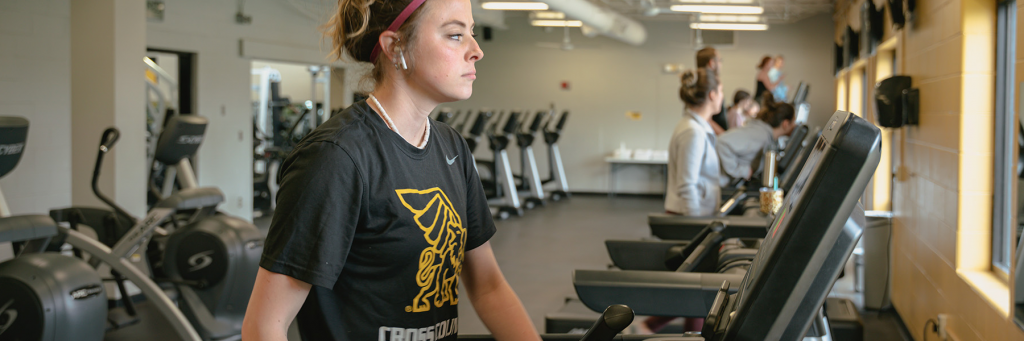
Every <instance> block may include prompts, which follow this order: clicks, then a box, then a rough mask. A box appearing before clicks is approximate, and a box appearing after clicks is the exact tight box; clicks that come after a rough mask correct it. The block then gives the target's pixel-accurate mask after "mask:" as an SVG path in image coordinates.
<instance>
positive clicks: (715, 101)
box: [708, 84, 725, 108]
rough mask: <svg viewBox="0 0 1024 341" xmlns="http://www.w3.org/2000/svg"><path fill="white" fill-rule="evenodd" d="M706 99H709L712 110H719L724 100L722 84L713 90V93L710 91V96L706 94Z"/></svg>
mask: <svg viewBox="0 0 1024 341" xmlns="http://www.w3.org/2000/svg"><path fill="white" fill-rule="evenodd" d="M708 97H711V98H710V99H711V105H712V106H711V107H712V108H721V107H722V100H724V99H725V93H724V92H722V84H718V87H717V88H715V91H712V92H711V93H710V94H708Z"/></svg>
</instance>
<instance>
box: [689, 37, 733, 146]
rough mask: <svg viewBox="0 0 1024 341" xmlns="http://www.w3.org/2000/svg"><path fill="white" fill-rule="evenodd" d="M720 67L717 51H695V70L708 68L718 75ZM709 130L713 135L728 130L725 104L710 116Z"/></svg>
mask: <svg viewBox="0 0 1024 341" xmlns="http://www.w3.org/2000/svg"><path fill="white" fill-rule="evenodd" d="M720 66H722V57H719V56H718V50H715V48H714V47H705V48H703V49H700V51H697V68H698V69H700V68H709V69H712V70H715V72H716V73H719V71H720V68H719V67H720ZM709 123H711V129H713V130H714V131H715V135H721V134H722V133H724V132H725V131H726V130H729V127H728V122H727V119H726V115H725V104H724V103H723V104H722V107H721V108H720V109H719V110H718V112H716V113H715V114H714V115H712V116H711V121H709Z"/></svg>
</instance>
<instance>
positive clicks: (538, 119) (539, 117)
mask: <svg viewBox="0 0 1024 341" xmlns="http://www.w3.org/2000/svg"><path fill="white" fill-rule="evenodd" d="M547 113H548V112H547V110H537V114H536V115H534V116H533V122H530V131H529V133H531V134H533V133H536V132H537V130H539V129H540V124H541V123H542V122H543V121H544V117H546V116H547Z"/></svg>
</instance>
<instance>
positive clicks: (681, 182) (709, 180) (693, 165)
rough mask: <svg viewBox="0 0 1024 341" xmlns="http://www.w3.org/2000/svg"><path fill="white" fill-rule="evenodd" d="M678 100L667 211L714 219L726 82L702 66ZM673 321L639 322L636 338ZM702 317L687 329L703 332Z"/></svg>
mask: <svg viewBox="0 0 1024 341" xmlns="http://www.w3.org/2000/svg"><path fill="white" fill-rule="evenodd" d="M682 83H683V84H682V86H681V87H680V88H679V97H680V98H681V99H682V100H683V103H684V104H685V106H686V109H685V110H684V112H683V119H682V120H679V124H677V125H676V129H675V131H673V132H672V139H671V140H670V142H669V146H668V187H667V188H666V190H665V192H666V194H665V211H666V212H668V213H671V214H679V215H685V216H710V215H712V214H714V212H715V211H716V210H717V209H718V202H719V201H720V200H721V194H719V193H720V191H719V187H718V177H719V172H720V171H719V166H718V165H719V162H718V153H717V152H716V151H715V143H716V142H715V140H716V137H715V132H714V130H712V128H711V125H712V124H713V123H712V121H711V116H712V115H714V114H715V113H716V112H718V111H720V110H721V107H722V98H723V97H724V96H723V94H722V84H720V83H719V80H718V72H717V71H716V70H715V69H711V68H699V69H697V70H687V71H686V72H683V76H682ZM672 320H675V317H668V316H651V317H648V318H647V319H645V320H644V321H642V322H639V323H635V324H634V326H635V330H636V333H637V334H653V333H656V332H658V331H659V330H661V329H662V328H665V326H666V325H668V323H669V322H671V321H672ZM703 323H704V319H701V318H688V319H686V326H685V328H686V330H687V331H694V330H700V326H701V325H702V324H703Z"/></svg>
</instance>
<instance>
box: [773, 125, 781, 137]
mask: <svg viewBox="0 0 1024 341" xmlns="http://www.w3.org/2000/svg"><path fill="white" fill-rule="evenodd" d="M782 135H783V131H782V125H779V126H778V127H775V128H772V137H774V138H775V139H776V140H778V139H779V137H782Z"/></svg>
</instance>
